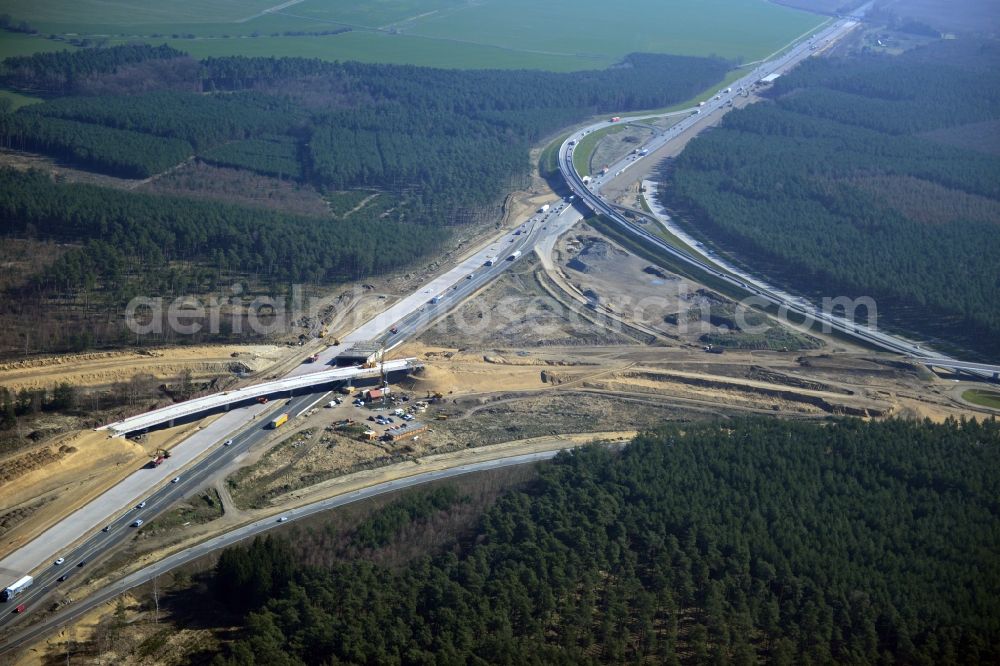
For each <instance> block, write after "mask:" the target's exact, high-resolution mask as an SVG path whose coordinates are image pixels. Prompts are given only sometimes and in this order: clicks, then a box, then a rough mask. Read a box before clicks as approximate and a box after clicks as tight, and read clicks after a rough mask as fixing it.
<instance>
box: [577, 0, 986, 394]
mask: <svg viewBox="0 0 1000 666" xmlns="http://www.w3.org/2000/svg"><path fill="white" fill-rule="evenodd" d="M863 13H864V11H863V10H862V11H860V14H859V15H863ZM856 25H857V21H854V20H852V19H849V20H841V21H838V22H836V23H835V24H833V25H832V26H830V27H828V28H826V29H825V30H822V31H820V32H818V33H817V34H816V35H814V36H813V37H812V38H810V39H808V40H806V41H804V42H802V43H800V44H799V45H797V46H795V47H793V48H792V49H790V50H788V51H787V52H785V53H784V54H783V55H781V56H779V57H778V58H776V59H775V60H773V61H769V62H767V63H764V64H762V65H760V66H758V67H757V68H755V69H754V70H753V71H752V72H751V73H750V74H748V75H746V76H744V77H743V78H741V79H740V80H739V81H736V82H734V83H733V84H732V85H731V86H730V87H729V88H728V90H729V92H726V91H725V90H722V91H719V93H718V94H716V95H715V96H713V97H712V98H711V99H710V100H708V101H706V102H705V104H704V106H700V107H699V108H698V109H696V110H695V111H694V112H693V113H691V115H690V116H688V117H687V118H685V119H683V120H681V121H680V122H678V123H676V124H675V125H673V126H672V127H670V128H668V129H667V130H666V131H665V132H664V133H663V134H661V135H660V136H657V137H654V138H653V139H651V140H650V141H649V142H647V143H646V144H644V146H643V147H644V148H646V149H647V150H648V151H649V152H650V153H654V152H655V151H657V150H659V149H661V148H663V147H664V146H665V145H667V144H668V143H669V142H670V141H673V140H676V139H677V137H678V136H680V135H681V134H682V133H683V132H685V131H687V130H690V129H691V128H693V127H695V126H696V125H697V124H699V123H702V124H706V123H705V119H706V118H707V117H708V116H709V114H711V113H714V112H717V111H720V110H723V109H725V107H726V106H727V105H728V103H729V101H730V100H731V99H732V98H733V97H734V96H736V95H738V94H739V93H740V90H741V89H744V90H745V89H747V88H749V87H750V86H751V85H753V84H755V83H756V82H757V81H759V80H760V79H761V78H763V77H765V76H768V75H770V74H774V73H778V74H780V73H783V72H785V71H787V70H788V69H790V68H792V67H794V66H795V65H796V64H797V63H798V62H800V61H801V60H803V59H804V58H806V57H809V56H810V55H812V54H813V52H814V51H815V50H816V48H817V47H825V46H826V45H828V44H830V43H833V42H835V41H836V40H837V39H839V38H840V37H842V36H843V35H845V34H847V33H848V32H849V31H850V30H852V29H853V28H854V27H855V26H856ZM651 117H654V116H648V115H644V116H638V117H633V118H623V119H622V120H621V121H618V122H630V121H635V120H645V119H648V118H651ZM614 124H617V123H615V122H613V121H604V122H600V123H595V124H593V125H590V126H588V127H585V128H583V129H582V130H580V131H578V132H575V133H573V134H572V135H570V136H569V137H567V139H566V141H565V142H564V143H563V145H562V146H561V147H560V151H559V169H560V171H561V172H562V174H563V177H564V178H565V179H566V181H567V183H568V184H569V186H570V189H572V190H573V192H574V193H575V194H576V195H577V196H578V197H580V199H581V201H582V202H583V203H585V204H586V205H587V206H588V207H590V208H591V209H592V210H593V211H595V212H597V213H600V214H603V215H605V216H606V217H608V218H609V219H611V220H612V221H614V222H615V223H617V224H618V225H619V226H621V227H622V228H623V229H624V230H625V231H627V232H628V233H630V234H632V235H634V236H637V237H639V238H640V239H641V240H642V241H643V242H644V243H647V244H650V245H653V246H655V247H657V248H658V249H660V250H661V251H663V252H666V253H667V254H670V255H671V256H673V257H674V258H676V259H678V260H680V261H682V262H684V263H686V264H688V265H689V266H692V267H694V268H697V269H699V270H701V271H704V272H706V273H709V274H712V275H715V276H716V277H718V278H720V279H723V280H726V281H727V282H729V283H730V284H732V285H733V286H734V287H738V288H739V289H742V290H744V291H745V292H746V293H747V294H748V295H749V296H753V297H756V298H758V299H760V303H759V304H760V305H773V306H776V307H778V308H780V309H782V310H784V311H785V312H792V313H795V314H796V315H798V316H800V317H802V318H803V319H804V320H805V321H811V322H813V323H815V324H819V325H820V326H821V327H823V328H824V329H830V330H836V331H839V332H840V333H842V334H845V335H847V336H849V337H853V338H856V339H859V340H861V341H863V342H865V343H867V344H870V345H874V346H876V347H880V348H882V349H886V350H889V351H893V352H897V353H901V354H905V355H907V356H910V357H912V358H914V359H915V360H917V361H919V362H921V363H924V364H928V365H933V364H935V363H937V364H940V365H942V366H948V367H953V368H956V369H961V370H964V371H966V372H969V373H973V374H978V375H979V376H982V377H986V378H991V377H995V376H996V373H997V372H998V370H1000V366H995V365H990V364H969V363H961V362H960V361H956V360H955V359H953V358H950V357H948V356H945V355H943V354H937V353H933V352H929V351H928V350H926V349H922V348H921V347H920V346H919V345H917V344H915V343H912V342H910V341H908V340H905V339H902V338H899V337H897V336H893V335H889V334H887V333H883V332H882V331H878V330H875V329H872V328H869V327H867V326H864V325H862V324H859V323H856V322H853V321H850V320H846V319H843V318H841V317H839V316H836V315H833V314H832V313H828V312H823V311H822V310H821V309H819V308H817V307H815V306H814V305H812V304H811V303H809V302H808V301H806V300H804V299H801V298H794V297H793V298H789V296H788V295H787V294H784V293H783V292H781V291H780V290H778V289H774V288H772V287H770V286H769V285H767V284H765V283H763V282H761V281H759V280H752V279H748V278H746V277H744V276H742V275H732V274H730V273H728V272H727V271H723V270H719V267H718V266H716V265H715V263H714V261H713V260H712V259H711V258H710V257H708V256H707V255H705V254H703V253H700V252H699V250H698V249H697V247H695V248H693V252H695V253H698V254H692V253H691V252H686V251H683V250H679V249H677V248H675V247H673V246H672V245H669V244H668V243H666V242H665V241H663V240H662V239H660V238H659V237H657V236H655V235H653V234H652V233H650V232H649V231H647V230H646V229H643V228H642V227H641V226H639V225H637V224H635V223H633V222H631V221H630V220H628V219H627V218H625V217H624V216H623V215H622V214H621V212H620V211H619V210H618V209H617V208H616V207H615V206H614V205H612V204H610V203H608V202H607V200H606V198H605V197H604V196H603V195H602V194H601V188H602V186H604V185H606V184H607V183H609V182H610V181H611V180H613V179H615V178H616V177H621V176H622V174H623V173H625V172H626V171H627V170H628V168H629V167H631V166H632V165H634V164H635V163H636V162H637V161H638V159H642V158H635V157H632V156H627V157H625V158H623V159H621V160H619V161H618V162H615V163H614V164H612V165H609V166H608V170H607V173H606V174H601V175H598V176H595V177H594V178H587V179H586V180H585V179H584V177H582V176H581V175H580V174H579V173H577V171H576V169H575V167H574V165H573V159H572V155H573V148H574V146H575V145H576V144H578V143H579V141H580V140H581V139H582V138H583V137H584V136H586V135H587V134H589V133H591V132H593V131H596V130H599V129H602V128H605V127H609V126H612V125H614Z"/></svg>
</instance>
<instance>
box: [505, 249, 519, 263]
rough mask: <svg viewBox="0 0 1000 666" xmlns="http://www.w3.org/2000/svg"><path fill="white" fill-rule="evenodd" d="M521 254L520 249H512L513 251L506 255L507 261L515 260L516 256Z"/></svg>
mask: <svg viewBox="0 0 1000 666" xmlns="http://www.w3.org/2000/svg"><path fill="white" fill-rule="evenodd" d="M520 256H521V251H520V250H514V253H513V254H511V255H510V256H509V257H507V261H516V260H517V258H518V257H520Z"/></svg>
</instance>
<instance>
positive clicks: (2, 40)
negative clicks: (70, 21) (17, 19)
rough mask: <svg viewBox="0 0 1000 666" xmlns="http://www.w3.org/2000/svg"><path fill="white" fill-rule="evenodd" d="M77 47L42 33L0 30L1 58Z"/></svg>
mask: <svg viewBox="0 0 1000 666" xmlns="http://www.w3.org/2000/svg"><path fill="white" fill-rule="evenodd" d="M73 48H75V47H73V46H70V45H69V44H64V43H63V42H57V41H53V40H51V39H47V38H45V37H42V36H40V35H22V34H18V33H14V32H3V31H0V60H2V59H3V58H10V57H13V56H23V55H31V54H33V53H42V52H46V51H63V50H66V49H73Z"/></svg>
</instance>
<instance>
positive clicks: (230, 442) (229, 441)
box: [222, 439, 233, 446]
mask: <svg viewBox="0 0 1000 666" xmlns="http://www.w3.org/2000/svg"><path fill="white" fill-rule="evenodd" d="M232 443H233V440H231V439H227V440H226V441H224V442H223V443H222V445H223V446H231V445H232Z"/></svg>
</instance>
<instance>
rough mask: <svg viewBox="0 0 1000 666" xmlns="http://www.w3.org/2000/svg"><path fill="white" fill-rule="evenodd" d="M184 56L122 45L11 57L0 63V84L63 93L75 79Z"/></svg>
mask: <svg viewBox="0 0 1000 666" xmlns="http://www.w3.org/2000/svg"><path fill="white" fill-rule="evenodd" d="M184 55H186V54H185V53H184V52H183V51H178V50H177V49H174V48H171V47H169V46H167V45H166V44H163V45H161V46H151V45H149V44H125V45H121V46H111V47H108V48H99V49H80V50H75V51H70V50H65V51H52V52H49V53H35V54H33V55H29V56H13V57H10V58H6V59H4V60H3V62H0V83H2V84H3V85H5V86H10V87H12V88H19V89H22V90H28V91H33V92H46V93H52V94H60V93H67V92H70V91H71V90H72V89H73V85H74V83H75V82H76V81H77V80H79V79H84V78H88V77H91V76H95V75H98V74H112V73H114V72H116V71H118V69H119V68H122V67H125V66H128V65H135V64H138V63H141V62H146V61H149V60H167V59H170V58H179V57H182V56H184Z"/></svg>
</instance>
